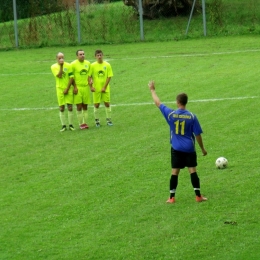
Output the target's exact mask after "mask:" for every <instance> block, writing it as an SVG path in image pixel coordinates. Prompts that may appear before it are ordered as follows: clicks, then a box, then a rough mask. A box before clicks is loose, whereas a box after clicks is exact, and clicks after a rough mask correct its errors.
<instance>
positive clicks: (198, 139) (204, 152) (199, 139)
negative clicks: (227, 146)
mask: <svg viewBox="0 0 260 260" xmlns="http://www.w3.org/2000/svg"><path fill="white" fill-rule="evenodd" d="M196 140H197V142H198V144H199V146H200V149H201V151H202V154H203V156H205V155H207V151H206V150H205V148H204V145H203V141H202V136H201V135H196Z"/></svg>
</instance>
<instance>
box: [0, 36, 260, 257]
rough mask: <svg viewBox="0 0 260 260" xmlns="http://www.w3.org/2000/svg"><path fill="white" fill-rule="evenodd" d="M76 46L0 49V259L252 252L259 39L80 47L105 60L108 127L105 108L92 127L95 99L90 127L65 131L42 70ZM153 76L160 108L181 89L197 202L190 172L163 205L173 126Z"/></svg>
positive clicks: (256, 251) (49, 82)
mask: <svg viewBox="0 0 260 260" xmlns="http://www.w3.org/2000/svg"><path fill="white" fill-rule="evenodd" d="M77 48H78V47H77V46H75V47H64V48H56V47H53V48H41V49H30V50H29V49H28V50H17V51H7V52H0V60H2V61H4V66H3V67H2V68H1V72H0V75H1V79H2V84H1V88H0V89H1V93H2V94H1V96H0V112H1V113H0V122H1V129H2V130H1V135H0V143H1V160H0V163H1V166H0V167H1V171H0V178H1V182H0V190H1V196H0V205H1V214H0V222H1V228H0V259H1V260H2V259H4V260H9V259H10V260H11V259H12V260H14V259H15V260H31V259H37V260H39V259H51V260H54V259H59V260H60V259H68V260H74V259H77V260H78V259H80V260H85V259H91V260H92V259H97V260H99V259H113V260H114V259H116V260H117V259H127V260H136V259H155V260H157V259H163V260H168V259H169V260H170V259H178V260H183V259H185V260H186V259H188V260H189V259H204V260H208V259H219V260H234V259H235V260H247V259H248V260H257V259H259V257H260V252H259V249H258V244H259V235H260V234H259V233H260V232H259V231H260V228H259V217H258V215H259V214H258V207H259V202H260V200H259V197H258V196H257V192H258V180H259V159H258V154H259V152H260V149H259V145H258V143H259V142H260V137H259V123H258V122H259V119H258V117H259V116H258V115H259V113H260V106H259V95H258V93H259V91H258V89H259V87H258V85H259V84H258V82H259V75H258V74H259V73H258V63H259V58H260V49H259V37H256V36H255V37H249V36H243V37H223V38H211V39H210V38H205V39H197V40H183V41H178V42H157V43H136V44H123V45H93V46H91V47H89V46H88V47H86V46H85V47H83V49H84V50H85V52H86V56H87V59H89V60H90V61H93V60H94V51H95V49H96V48H101V49H103V51H104V54H105V58H106V59H108V60H109V62H110V63H111V65H112V67H113V71H114V77H113V79H112V81H111V92H112V104H113V107H112V115H113V122H114V126H113V127H107V126H105V125H104V119H105V112H104V108H103V107H102V108H100V114H101V116H102V118H101V119H102V121H101V123H103V125H104V126H102V127H101V128H100V129H96V128H95V127H94V118H93V107H90V109H89V125H90V129H89V130H86V131H85V130H84V131H81V130H79V129H77V130H76V131H75V132H70V131H67V132H64V133H60V132H59V129H60V127H61V126H60V122H59V116H58V108H56V107H57V101H56V94H55V87H54V78H53V76H52V75H51V72H50V66H51V64H53V63H54V62H55V54H56V53H57V52H58V51H63V52H64V53H65V59H66V60H67V61H69V62H70V61H72V60H73V59H75V51H76V49H77ZM81 48H82V46H81ZM150 79H154V80H155V82H156V87H157V93H158V95H159V96H160V98H161V100H162V101H163V102H164V103H166V104H167V105H169V106H172V107H175V104H174V100H175V96H176V94H177V93H179V92H182V91H184V92H187V93H188V95H189V104H188V109H190V110H191V111H192V112H194V113H195V114H196V115H197V116H198V118H199V120H200V123H201V125H202V128H203V131H204V134H203V138H204V143H205V147H206V149H207V151H208V155H207V156H206V157H203V156H202V155H201V153H200V150H199V149H198V150H197V151H198V164H199V165H198V174H199V177H200V180H201V189H202V193H203V194H204V195H205V196H207V197H208V199H209V200H208V202H206V203H201V204H199V203H196V202H195V198H194V192H193V189H192V186H191V184H190V179H189V174H188V171H187V170H182V172H181V174H180V178H179V186H178V189H177V194H176V200H177V202H176V204H175V205H166V203H165V201H166V199H167V197H168V192H169V187H168V183H169V178H170V173H171V169H170V145H169V132H168V126H167V124H166V123H165V121H164V119H163V118H162V116H161V115H160V112H159V110H158V109H157V108H156V107H155V106H154V105H153V104H152V99H151V96H150V93H149V90H148V86H147V83H148V81H149V80H150ZM74 125H75V126H77V120H76V114H75V118H74ZM219 156H225V157H226V158H227V159H228V161H229V166H228V168H227V169H225V170H217V169H216V168H215V160H216V159H217V158H218V157H219ZM225 222H226V223H231V224H225ZM233 222H234V223H235V224H232V223H233Z"/></svg>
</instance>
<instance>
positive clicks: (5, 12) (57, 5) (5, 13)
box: [0, 0, 63, 22]
mask: <svg viewBox="0 0 260 260" xmlns="http://www.w3.org/2000/svg"><path fill="white" fill-rule="evenodd" d="M12 2H13V1H6V0H0V6H1V10H2V11H0V22H7V21H10V20H13V19H14V17H13V4H12ZM62 9H63V5H61V2H60V0H16V11H17V18H18V19H24V18H33V17H35V16H40V15H44V14H48V13H53V12H58V11H61V10H62Z"/></svg>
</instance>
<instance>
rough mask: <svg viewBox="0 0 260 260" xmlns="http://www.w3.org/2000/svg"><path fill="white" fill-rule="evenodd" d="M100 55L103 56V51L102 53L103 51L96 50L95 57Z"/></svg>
mask: <svg viewBox="0 0 260 260" xmlns="http://www.w3.org/2000/svg"><path fill="white" fill-rule="evenodd" d="M99 53H102V54H103V51H101V50H96V51H95V56H96V55H97V54H99Z"/></svg>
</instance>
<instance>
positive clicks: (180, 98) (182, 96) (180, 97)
mask: <svg viewBox="0 0 260 260" xmlns="http://www.w3.org/2000/svg"><path fill="white" fill-rule="evenodd" d="M176 100H177V101H178V102H179V103H180V104H181V105H183V106H186V104H187V103H188V95H187V94H186V93H180V94H179V95H178V96H177V97H176Z"/></svg>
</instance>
